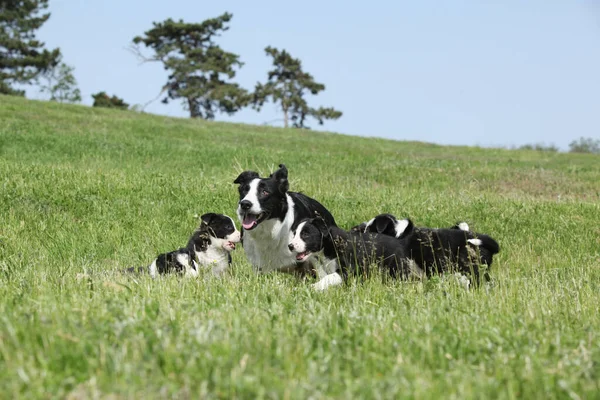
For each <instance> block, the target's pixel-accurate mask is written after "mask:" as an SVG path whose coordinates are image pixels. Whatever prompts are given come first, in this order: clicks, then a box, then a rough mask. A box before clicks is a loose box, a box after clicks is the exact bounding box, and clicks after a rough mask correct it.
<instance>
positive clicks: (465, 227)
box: [350, 214, 469, 236]
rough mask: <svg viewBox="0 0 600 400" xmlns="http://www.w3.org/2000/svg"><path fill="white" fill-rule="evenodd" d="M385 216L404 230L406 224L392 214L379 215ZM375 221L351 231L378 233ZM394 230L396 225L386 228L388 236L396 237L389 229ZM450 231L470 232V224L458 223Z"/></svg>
mask: <svg viewBox="0 0 600 400" xmlns="http://www.w3.org/2000/svg"><path fill="white" fill-rule="evenodd" d="M384 216H388V217H389V218H390V219H391V220H393V221H396V222H397V223H399V224H400V226H398V228H399V229H401V228H402V224H404V223H403V222H401V221H398V220H397V219H396V217H394V216H393V215H392V214H379V215H378V217H384ZM374 221H375V218H372V219H371V220H370V221H367V222H362V223H360V224H358V225H355V226H353V227H352V228H350V231H352V232H377V231H376V230H375V229H374V226H373V222H374ZM368 227H371V228H370V229H369V230H368V229H367V228H368ZM394 228H396V225H395V224H394V225H389V226H386V229H388V231H387V233H386V234H388V235H391V236H395V235H396V233H395V231H394V232H393V233H392V232H391V231H389V229H394ZM402 229H406V228H402ZM449 229H460V230H462V231H468V230H469V224H467V223H466V222H457V223H456V224H454V225H453V226H451V227H450V228H449ZM379 233H382V232H379Z"/></svg>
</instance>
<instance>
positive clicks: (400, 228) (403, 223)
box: [394, 219, 408, 238]
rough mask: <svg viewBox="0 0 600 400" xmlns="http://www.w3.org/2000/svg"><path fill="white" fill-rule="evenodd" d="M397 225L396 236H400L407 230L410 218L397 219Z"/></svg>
mask: <svg viewBox="0 0 600 400" xmlns="http://www.w3.org/2000/svg"><path fill="white" fill-rule="evenodd" d="M394 225H395V229H396V237H397V238H398V237H400V235H402V234H403V233H404V231H405V230H406V228H408V220H407V219H402V220H400V221H396V223H395V224H394Z"/></svg>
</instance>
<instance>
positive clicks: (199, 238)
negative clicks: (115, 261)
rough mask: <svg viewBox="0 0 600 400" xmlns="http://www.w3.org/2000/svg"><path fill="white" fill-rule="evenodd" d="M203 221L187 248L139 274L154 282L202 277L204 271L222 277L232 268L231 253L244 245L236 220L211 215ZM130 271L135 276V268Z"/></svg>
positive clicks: (169, 255)
mask: <svg viewBox="0 0 600 400" xmlns="http://www.w3.org/2000/svg"><path fill="white" fill-rule="evenodd" d="M200 219H201V220H202V221H201V223H200V226H199V227H198V228H197V229H196V230H195V231H194V233H193V234H192V236H191V237H190V239H189V240H188V243H187V245H186V246H185V247H181V248H179V249H177V250H174V251H170V252H167V253H162V254H160V255H159V256H158V257H156V259H155V260H154V261H153V262H152V264H150V265H149V266H148V267H146V268H144V267H141V268H139V272H148V273H149V274H150V276H152V277H153V278H154V277H156V276H157V275H159V274H167V273H178V274H182V275H184V276H198V274H199V272H200V269H201V268H202V269H209V268H210V270H211V272H212V274H213V275H217V276H218V275H221V274H222V273H223V272H224V271H225V270H226V269H227V268H228V267H229V265H230V264H231V254H230V252H231V251H232V250H234V249H235V244H236V243H238V242H239V241H240V231H238V230H237V228H236V226H235V223H234V222H233V219H231V217H229V216H227V215H224V214H215V213H207V214H204V215H202V216H201V217H200ZM127 271H128V272H135V268H129V269H128V270H127Z"/></svg>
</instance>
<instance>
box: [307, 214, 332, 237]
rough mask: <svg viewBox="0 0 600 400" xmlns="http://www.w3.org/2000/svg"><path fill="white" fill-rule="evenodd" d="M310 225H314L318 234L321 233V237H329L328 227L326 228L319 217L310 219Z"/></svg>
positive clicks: (323, 221)
mask: <svg viewBox="0 0 600 400" xmlns="http://www.w3.org/2000/svg"><path fill="white" fill-rule="evenodd" d="M309 222H310V223H311V224H312V225H314V226H315V227H316V228H317V229H318V230H319V232H321V235H323V236H327V235H329V227H328V226H327V223H326V222H325V220H324V219H323V218H321V217H315V218H312V219H311V220H310V221H309Z"/></svg>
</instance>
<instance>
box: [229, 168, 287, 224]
mask: <svg viewBox="0 0 600 400" xmlns="http://www.w3.org/2000/svg"><path fill="white" fill-rule="evenodd" d="M279 167H280V168H279V169H278V170H277V171H275V172H273V173H272V174H271V175H270V176H269V177H268V178H260V177H259V175H258V173H256V172H254V171H244V172H242V173H241V174H240V175H239V176H238V177H237V178H236V180H235V181H233V183H237V184H238V185H239V186H238V191H239V193H240V201H239V202H238V207H237V215H238V218H239V219H240V221H241V223H242V226H243V228H244V229H245V230H247V231H250V230H252V229H255V228H256V227H257V226H259V224H260V223H261V222H263V221H265V220H266V219H269V218H270V217H271V216H272V215H273V214H274V213H275V212H276V211H277V210H278V209H279V208H280V207H281V203H282V202H283V201H286V197H285V194H286V192H287V191H288V187H289V185H288V179H287V168H286V167H285V165H283V164H280V165H279Z"/></svg>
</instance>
